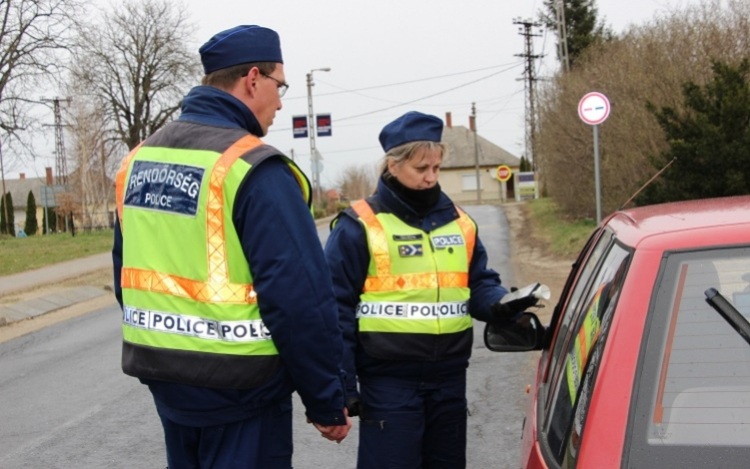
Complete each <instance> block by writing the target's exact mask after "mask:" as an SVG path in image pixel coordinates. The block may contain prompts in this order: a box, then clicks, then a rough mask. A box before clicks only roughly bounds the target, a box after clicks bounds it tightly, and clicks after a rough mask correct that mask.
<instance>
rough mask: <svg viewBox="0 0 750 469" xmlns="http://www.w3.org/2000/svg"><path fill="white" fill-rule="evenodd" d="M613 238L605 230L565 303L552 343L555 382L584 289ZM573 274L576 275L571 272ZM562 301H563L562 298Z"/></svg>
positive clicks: (550, 400) (552, 369) (548, 403)
mask: <svg viewBox="0 0 750 469" xmlns="http://www.w3.org/2000/svg"><path fill="white" fill-rule="evenodd" d="M611 239H612V232H610V231H605V232H604V233H602V235H601V237H600V238H599V240H598V241H597V243H596V245H595V246H594V248H593V249H592V252H591V255H590V256H589V258H588V259H586V263H585V264H584V265H583V266H582V267H581V274H580V276H579V277H578V282H577V283H576V285H575V286H574V287H573V293H572V294H571V295H570V300H569V301H568V304H567V305H565V311H564V312H563V313H562V317H561V319H560V327H559V329H558V332H557V335H556V339H555V342H554V344H552V354H551V357H550V370H551V371H552V380H551V382H555V380H556V378H557V376H558V375H559V374H560V366H559V365H560V357H561V356H562V353H563V350H564V349H565V348H566V347H567V342H568V340H569V339H570V336H571V334H569V333H568V331H569V330H570V324H571V323H572V322H573V319H574V318H575V313H576V312H577V311H578V310H579V306H580V304H581V301H582V299H583V294H582V292H583V290H584V288H586V286H587V285H588V284H589V281H590V280H591V275H592V273H593V272H594V269H595V268H596V266H597V265H598V263H599V261H601V259H602V255H603V253H604V251H605V249H606V248H607V246H608V245H609V243H610V241H611ZM571 275H574V274H573V273H571ZM560 301H563V300H562V299H561V300H560ZM551 403H552V399H551V396H549V398H548V399H547V402H546V403H545V409H548V408H549V406H550V404H551Z"/></svg>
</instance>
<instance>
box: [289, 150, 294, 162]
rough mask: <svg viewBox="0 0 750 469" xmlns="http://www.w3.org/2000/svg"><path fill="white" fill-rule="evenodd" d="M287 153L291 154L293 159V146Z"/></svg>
mask: <svg viewBox="0 0 750 469" xmlns="http://www.w3.org/2000/svg"><path fill="white" fill-rule="evenodd" d="M289 154H290V155H292V161H294V148H292V149H291V150H289Z"/></svg>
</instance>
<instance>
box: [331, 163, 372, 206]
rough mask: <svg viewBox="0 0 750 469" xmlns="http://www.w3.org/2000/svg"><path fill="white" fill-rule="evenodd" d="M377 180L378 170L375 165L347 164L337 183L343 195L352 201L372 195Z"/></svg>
mask: <svg viewBox="0 0 750 469" xmlns="http://www.w3.org/2000/svg"><path fill="white" fill-rule="evenodd" d="M377 181H378V170H377V168H376V167H375V166H372V165H361V166H347V167H346V168H344V171H342V173H341V174H340V175H339V177H338V181H337V185H338V188H339V190H340V191H341V195H342V197H345V198H346V199H348V200H350V201H351V200H359V199H364V198H365V197H368V196H370V195H372V193H373V192H374V191H375V187H376V184H377Z"/></svg>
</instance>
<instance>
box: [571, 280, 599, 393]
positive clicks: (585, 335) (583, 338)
mask: <svg viewBox="0 0 750 469" xmlns="http://www.w3.org/2000/svg"><path fill="white" fill-rule="evenodd" d="M606 285H607V284H606V283H605V284H604V285H601V286H600V287H599V289H598V290H597V291H596V293H595V294H594V298H592V300H591V303H590V304H589V308H588V309H587V310H586V313H585V314H586V315H585V316H584V318H583V324H582V325H581V328H580V329H579V330H578V334H577V335H576V336H575V338H574V339H573V340H574V343H573V350H572V353H569V354H568V359H567V363H566V364H565V373H566V377H567V382H568V392H569V394H570V400H571V405H575V399H576V395H577V394H578V386H579V385H580V384H581V379H582V378H583V376H582V374H583V370H584V367H585V366H586V362H587V361H588V359H589V353H590V352H591V349H592V348H593V347H594V343H596V341H597V339H598V338H599V330H600V329H601V319H600V318H599V307H600V304H599V303H600V302H601V301H602V292H603V291H604V287H605V286H606Z"/></svg>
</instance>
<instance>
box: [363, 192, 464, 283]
mask: <svg viewBox="0 0 750 469" xmlns="http://www.w3.org/2000/svg"><path fill="white" fill-rule="evenodd" d="M456 208H457V209H458V213H459V215H460V216H459V218H458V219H457V220H456V223H458V226H459V227H460V229H461V232H462V233H463V236H464V240H466V252H467V255H468V265H471V256H472V254H473V253H474V243H475V240H476V229H475V228H474V224H473V223H472V221H471V219H470V218H469V216H468V215H466V213H464V212H463V211H462V210H461V209H459V208H458V207H456ZM352 209H353V210H354V212H355V213H356V214H357V215H359V217H360V218H361V219H362V221H363V222H364V223H365V224H366V225H367V228H368V230H367V239H368V242H369V243H370V250H371V252H372V256H373V260H374V262H375V269H376V272H377V275H374V276H372V275H371V276H368V277H367V279H366V280H365V287H364V290H363V291H364V292H371V291H391V290H397V289H406V290H411V289H424V288H440V287H442V288H456V287H466V286H468V284H469V273H468V266H467V269H466V271H465V272H437V273H435V272H429V273H414V274H398V275H392V274H391V257H390V254H389V253H388V239H387V236H386V233H385V230H384V229H383V225H382V224H381V223H380V221H379V220H378V218H377V216H376V215H375V212H373V211H372V207H370V204H368V203H367V201H365V200H360V201H357V202H355V203H354V204H352Z"/></svg>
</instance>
